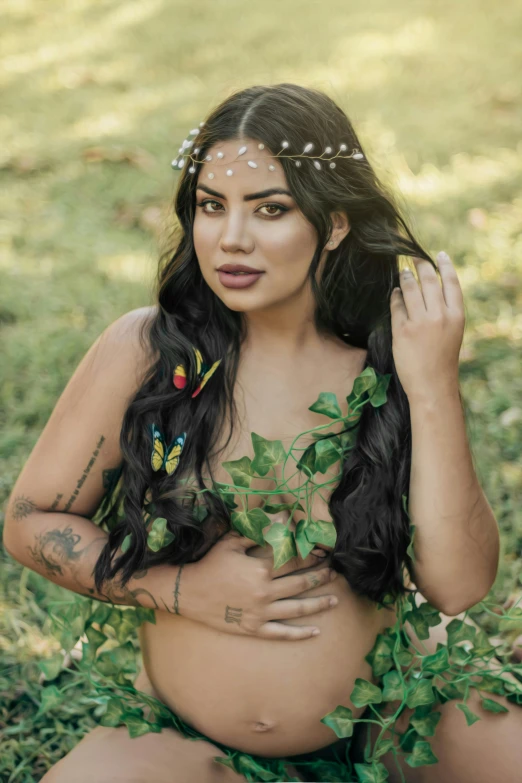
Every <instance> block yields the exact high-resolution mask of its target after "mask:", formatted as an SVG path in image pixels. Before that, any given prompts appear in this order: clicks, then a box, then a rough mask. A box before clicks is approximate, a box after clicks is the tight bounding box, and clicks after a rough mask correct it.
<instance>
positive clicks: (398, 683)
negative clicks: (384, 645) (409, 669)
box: [382, 670, 404, 701]
mask: <svg viewBox="0 0 522 783" xmlns="http://www.w3.org/2000/svg"><path fill="white" fill-rule="evenodd" d="M383 683H384V688H383V689H382V697H383V699H384V701H395V700H396V699H400V700H401V701H402V699H403V697H404V685H403V684H402V680H401V675H400V674H399V672H398V671H396V670H395V671H392V672H388V673H387V674H385V675H384V677H383Z"/></svg>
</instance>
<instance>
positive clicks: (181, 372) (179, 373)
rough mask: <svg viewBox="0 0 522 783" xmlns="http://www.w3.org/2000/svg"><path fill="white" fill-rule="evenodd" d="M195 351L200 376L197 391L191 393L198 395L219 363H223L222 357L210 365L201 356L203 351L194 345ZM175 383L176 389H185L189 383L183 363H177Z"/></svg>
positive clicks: (197, 370) (198, 375) (193, 395)
mask: <svg viewBox="0 0 522 783" xmlns="http://www.w3.org/2000/svg"><path fill="white" fill-rule="evenodd" d="M192 348H193V350H194V353H195V354H196V375H197V378H198V381H199V383H198V386H197V388H196V391H195V392H193V394H192V395H191V396H192V397H196V396H197V395H198V394H199V393H200V391H201V389H202V388H203V386H204V385H205V384H206V383H207V381H208V379H209V378H210V377H211V375H213V374H214V373H215V371H216V370H217V368H218V367H219V365H220V364H221V359H218V360H217V362H214V364H213V365H212V366H211V367H209V365H208V364H204V363H203V357H202V356H201V352H200V351H198V349H197V348H194V346H192ZM173 383H174V386H175V387H176V389H184V388H185V386H186V384H187V371H186V370H185V367H184V366H183V364H178V365H176V368H175V370H174V377H173Z"/></svg>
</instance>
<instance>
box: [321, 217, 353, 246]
mask: <svg viewBox="0 0 522 783" xmlns="http://www.w3.org/2000/svg"><path fill="white" fill-rule="evenodd" d="M330 216H331V218H332V224H333V229H332V233H331V234H330V239H329V241H328V243H327V245H326V247H327V249H328V250H335V249H336V247H338V246H339V245H340V244H341V242H342V241H343V239H344V238H345V236H346V235H347V234H348V233H349V232H350V228H351V226H350V221H349V219H348V215H347V214H346V212H332V213H331V215H330ZM330 240H331V241H332V242H333V244H330Z"/></svg>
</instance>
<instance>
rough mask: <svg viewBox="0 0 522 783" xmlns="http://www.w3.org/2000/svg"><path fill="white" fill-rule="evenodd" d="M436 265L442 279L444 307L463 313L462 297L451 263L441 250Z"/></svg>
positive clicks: (457, 278)
mask: <svg viewBox="0 0 522 783" xmlns="http://www.w3.org/2000/svg"><path fill="white" fill-rule="evenodd" d="M437 263H438V265H439V272H440V276H441V278H442V293H443V296H444V301H445V302H446V306H447V307H448V308H449V309H450V310H454V311H456V310H458V311H459V312H461V313H463V312H464V295H463V293H462V288H461V287H460V282H459V277H458V275H457V270H456V269H455V266H454V265H453V261H452V260H451V258H450V257H449V255H448V254H447V253H446V252H445V251H444V250H441V251H440V253H437Z"/></svg>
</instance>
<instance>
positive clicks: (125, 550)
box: [120, 533, 132, 554]
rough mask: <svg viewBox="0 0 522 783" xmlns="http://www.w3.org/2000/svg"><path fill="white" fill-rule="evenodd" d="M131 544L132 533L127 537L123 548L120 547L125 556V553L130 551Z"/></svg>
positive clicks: (122, 545)
mask: <svg viewBox="0 0 522 783" xmlns="http://www.w3.org/2000/svg"><path fill="white" fill-rule="evenodd" d="M131 542H132V533H127V535H126V536H125V538H124V539H123V541H122V542H121V547H120V549H121V551H122V552H123V554H125V552H127V551H128V550H129V548H130V545H131Z"/></svg>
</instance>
